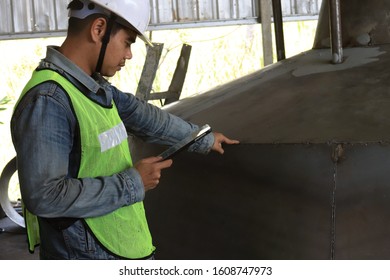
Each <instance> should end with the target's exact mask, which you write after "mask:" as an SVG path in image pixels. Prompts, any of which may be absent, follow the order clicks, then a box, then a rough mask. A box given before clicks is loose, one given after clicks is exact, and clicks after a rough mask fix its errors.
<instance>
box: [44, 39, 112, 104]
mask: <svg viewBox="0 0 390 280" xmlns="http://www.w3.org/2000/svg"><path fill="white" fill-rule="evenodd" d="M39 68H49V69H52V70H54V71H57V72H59V73H60V74H63V75H65V76H70V77H71V79H72V80H74V81H76V82H77V83H78V84H79V85H80V86H81V87H80V86H79V88H84V89H86V90H87V91H88V92H89V93H88V97H89V98H91V99H93V100H94V101H95V102H98V103H100V104H101V105H103V106H110V105H111V101H112V94H111V92H109V91H107V88H109V87H108V84H109V83H108V82H107V81H106V80H105V79H103V78H100V79H97V80H95V79H94V78H93V77H91V76H89V75H88V74H87V73H85V72H84V71H83V70H82V69H81V68H80V67H78V66H77V65H76V64H74V62H73V61H71V60H70V59H68V58H67V57H66V56H64V55H63V54H62V53H60V52H59V51H58V47H57V46H48V47H47V51H46V57H45V59H44V60H42V61H41V64H40V66H39ZM83 92H84V90H83ZM84 94H86V92H84Z"/></svg>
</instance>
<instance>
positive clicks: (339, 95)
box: [134, 1, 390, 259]
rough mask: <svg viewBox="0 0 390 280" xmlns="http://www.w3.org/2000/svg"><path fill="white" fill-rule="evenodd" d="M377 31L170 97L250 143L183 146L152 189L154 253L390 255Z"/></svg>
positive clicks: (389, 75) (384, 56)
mask: <svg viewBox="0 0 390 280" xmlns="http://www.w3.org/2000/svg"><path fill="white" fill-rule="evenodd" d="M347 2H349V1H347ZM342 3H344V2H342ZM351 3H352V2H349V4H351ZM368 3H369V1H361V2H359V7H360V6H362V7H368ZM379 4H381V5H382V6H380V5H379ZM378 6H380V7H378ZM378 6H377V7H376V10H377V11H379V10H381V12H380V13H372V16H373V17H379V15H383V16H385V15H386V13H387V12H388V11H389V9H388V6H389V4H387V2H386V3H385V2H382V1H381V2H380V3H378ZM344 8H345V7H344ZM349 8H350V10H349V11H348V12H347V13H343V11H345V10H343V6H341V16H342V18H343V22H346V24H347V25H349V24H350V23H351V22H352V20H351V19H349V18H348V17H347V16H346V15H351V14H353V11H354V10H355V11H356V9H360V8H357V7H353V5H352V4H351V5H350V6H349ZM370 15H371V14H370ZM325 16H326V18H327V19H328V18H329V16H328V10H327V12H326V15H325ZM363 20H364V21H365V22H370V19H368V18H365V19H363ZM374 20H375V21H376V22H378V23H379V22H384V21H385V20H387V19H381V18H375V19H372V21H374ZM322 22H323V20H322V19H321V20H320V24H321V23H322ZM327 22H328V23H329V20H327ZM355 22H357V21H355ZM378 28H379V29H381V25H378ZM327 30H328V31H329V27H327ZM343 30H347V29H345V27H343ZM319 33H321V30H319ZM343 34H345V32H343ZM346 34H348V32H347V33H346ZM384 35H385V34H384ZM384 35H383V36H382V38H384V37H385V36H384ZM328 37H329V35H328ZM347 37H348V36H347ZM372 38H379V37H377V34H376V30H373V32H372ZM344 39H345V37H344ZM373 41H375V40H373ZM378 42H379V39H378V40H377V41H376V43H375V44H373V46H370V45H366V46H364V47H361V46H359V47H357V46H355V47H345V48H344V49H343V53H344V60H343V63H340V64H332V63H330V62H331V61H332V52H331V51H330V49H329V48H328V49H313V50H309V51H307V52H305V53H302V54H300V55H297V56H295V57H293V58H290V59H286V60H283V61H281V62H279V63H276V64H274V65H272V66H269V67H267V68H265V69H263V70H260V71H258V72H256V73H253V74H251V75H248V76H246V77H243V78H241V79H239V80H236V81H234V82H231V83H229V84H225V85H223V86H221V87H218V88H215V89H213V90H211V91H209V92H207V93H205V94H203V95H200V96H197V97H193V98H188V99H184V100H181V101H180V102H179V103H177V104H175V105H174V106H171V107H168V108H166V110H168V111H170V112H172V113H174V114H176V115H178V116H180V117H182V118H184V119H186V120H189V121H192V122H195V123H198V124H203V123H209V124H210V125H211V126H212V127H213V129H214V130H215V131H222V132H224V133H225V134H226V135H228V136H229V137H231V138H234V139H239V140H240V141H241V144H240V145H238V146H228V147H226V152H225V154H224V155H223V156H221V155H217V154H210V155H208V156H201V155H194V154H189V153H184V154H181V155H180V156H178V157H177V158H175V159H174V163H173V166H172V168H170V169H168V170H166V171H164V172H163V174H162V175H163V177H162V179H161V181H160V182H161V183H160V185H159V186H158V188H157V189H156V190H153V191H151V192H150V193H147V196H146V201H145V205H146V210H147V215H148V219H149V221H150V227H151V229H152V233H153V236H154V240H155V243H156V245H157V248H158V251H157V252H158V255H157V256H158V257H159V258H162V259H176V258H188V259H390V249H389V248H390V242H389V240H388V235H389V233H390V226H389V225H388V223H387V222H386V221H388V220H389V219H390V211H389V210H390V209H389V207H390V206H389V205H390V203H389V198H390V173H389V171H388V170H389V168H390V121H389V120H390V110H389V106H390V91H389V88H390V72H389V71H386V69H387V68H388V67H389V65H390V44H378ZM134 149H135V151H138V152H137V153H134V158H135V160H136V159H137V158H140V157H142V156H144V155H145V156H146V155H156V154H157V153H158V152H159V150H158V149H157V148H156V147H150V146H147V145H146V144H136V145H135V148H134ZM160 149H161V148H160Z"/></svg>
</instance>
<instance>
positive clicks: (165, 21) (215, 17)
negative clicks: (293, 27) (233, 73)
mask: <svg viewBox="0 0 390 280" xmlns="http://www.w3.org/2000/svg"><path fill="white" fill-rule="evenodd" d="M70 1H71V0H29V1H26V0H1V1H0V39H13V38H29V37H45V36H50V35H60V33H63V34H64V33H65V30H66V28H67V17H68V15H67V14H68V13H67V10H66V7H67V5H68V3H69V2H70ZM258 1H259V0H150V3H151V6H152V13H151V23H150V26H149V30H158V29H172V28H184V27H194V26H215V25H226V24H251V23H257V20H258V14H259V13H258ZM321 2H322V0H282V12H283V15H284V16H286V17H289V16H297V15H298V16H316V15H318V13H319V10H320V6H321Z"/></svg>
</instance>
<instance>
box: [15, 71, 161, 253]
mask: <svg viewBox="0 0 390 280" xmlns="http://www.w3.org/2000/svg"><path fill="white" fill-rule="evenodd" d="M48 80H52V81H55V82H57V83H58V84H60V85H61V86H62V88H63V89H64V90H65V91H66V92H67V94H68V96H69V97H70V99H71V102H72V105H73V108H74V111H75V114H76V118H77V121H78V123H79V126H80V138H81V161H80V169H79V173H78V178H85V177H98V176H111V175H113V174H115V173H118V172H121V171H123V170H125V169H127V168H130V167H131V166H132V161H131V156H130V151H129V146H128V141H127V133H126V130H125V127H124V125H123V123H122V120H121V119H120V117H119V115H118V110H117V109H116V106H115V104H114V103H113V107H112V108H104V107H102V106H100V105H98V104H97V103H95V102H93V101H91V100H90V99H88V98H87V97H86V96H85V95H84V94H83V93H82V92H80V91H79V90H78V89H77V88H76V87H75V86H74V85H73V84H72V83H71V82H69V81H68V80H67V79H65V78H64V77H62V76H61V75H59V74H58V73H56V72H54V71H52V70H40V71H35V72H34V73H33V76H32V78H31V80H30V81H29V82H28V84H27V85H26V87H25V88H24V90H23V92H22V95H21V97H20V98H22V96H23V95H24V94H25V93H26V92H27V91H28V90H30V89H31V88H33V87H34V86H36V85H38V84H40V83H42V82H45V81H48ZM19 100H20V99H19ZM85 221H86V223H87V224H88V226H89V227H90V229H91V230H92V232H93V234H94V235H95V237H96V238H97V239H98V240H99V242H100V243H101V244H102V245H103V246H104V247H105V248H106V249H108V250H109V251H110V252H112V253H114V254H115V255H118V256H120V257H124V258H130V259H137V258H144V257H146V256H149V255H151V254H152V253H153V252H154V250H155V247H154V246H153V244H152V237H151V235H150V232H149V228H148V225H147V221H146V217H145V210H144V206H143V203H142V202H138V203H135V204H133V205H130V206H125V207H121V208H119V209H117V210H115V211H114V212H112V213H109V214H106V215H103V216H99V217H94V218H86V219H85ZM31 223H36V219H28V220H26V224H27V229H28V228H32V229H33V228H36V227H35V226H33V225H32V224H31ZM29 224H30V225H29ZM28 235H29V244H30V245H29V247H30V250H32V249H33V248H34V247H35V245H36V242H39V238H37V236H35V235H36V234H35V235H34V232H29V231H28Z"/></svg>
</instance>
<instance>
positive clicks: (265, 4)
mask: <svg viewBox="0 0 390 280" xmlns="http://www.w3.org/2000/svg"><path fill="white" fill-rule="evenodd" d="M271 1H272V0H259V7H260V22H261V31H262V39H263V60H264V66H267V65H269V64H272V63H273V50H272V30H271V16H272V8H271V7H272V3H271Z"/></svg>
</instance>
